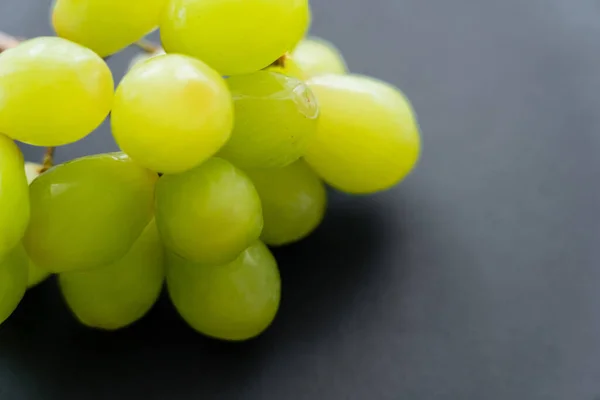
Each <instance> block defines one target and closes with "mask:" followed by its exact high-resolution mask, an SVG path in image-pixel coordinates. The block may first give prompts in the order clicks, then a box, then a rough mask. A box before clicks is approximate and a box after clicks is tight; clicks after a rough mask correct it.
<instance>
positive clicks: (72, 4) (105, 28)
mask: <svg viewBox="0 0 600 400" xmlns="http://www.w3.org/2000/svg"><path fill="white" fill-rule="evenodd" d="M165 3H166V1H165V0H85V1H80V0H57V1H56V2H55V3H54V7H53V9H52V26H53V27H54V30H55V31H56V33H57V34H58V36H60V37H63V38H65V39H69V40H72V41H73V42H76V43H79V44H81V45H83V46H86V47H89V48H90V49H92V50H94V51H95V52H96V53H98V54H99V55H100V56H101V57H106V56H109V55H111V54H114V53H116V52H118V51H119V50H122V49H124V48H125V47H127V46H129V45H130V44H132V43H133V42H135V41H137V40H139V39H141V38H142V37H144V36H145V35H146V34H147V33H148V32H150V31H151V30H152V29H154V28H155V27H156V26H157V25H158V21H159V17H160V13H161V11H162V9H163V7H164V5H165Z"/></svg>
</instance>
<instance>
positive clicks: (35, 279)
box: [25, 162, 50, 287]
mask: <svg viewBox="0 0 600 400" xmlns="http://www.w3.org/2000/svg"><path fill="white" fill-rule="evenodd" d="M41 168H42V165H41V164H37V163H32V162H26V163H25V175H26V176H27V183H29V184H31V182H32V181H33V180H34V179H35V178H37V177H38V176H39V175H40V170H41ZM27 258H28V259H29V274H28V283H27V287H33V286H35V285H37V284H39V283H41V282H42V281H44V280H45V279H46V278H47V277H48V276H50V272H48V271H46V270H45V269H43V268H40V267H38V266H37V265H35V263H34V262H33V261H32V260H31V258H29V256H28V257H27Z"/></svg>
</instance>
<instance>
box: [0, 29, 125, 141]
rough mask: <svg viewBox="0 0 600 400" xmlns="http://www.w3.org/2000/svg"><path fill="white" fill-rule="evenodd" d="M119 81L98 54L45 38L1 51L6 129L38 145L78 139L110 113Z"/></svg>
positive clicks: (0, 119) (0, 128)
mask: <svg viewBox="0 0 600 400" xmlns="http://www.w3.org/2000/svg"><path fill="white" fill-rule="evenodd" d="M113 91H114V83H113V78H112V74H111V72H110V69H109V68H108V66H107V65H106V63H105V62H104V60H102V58H100V57H99V56H98V55H97V54H96V53H94V52H93V51H91V50H90V49H87V48H85V47H83V46H80V45H78V44H76V43H73V42H70V41H68V40H65V39H61V38H56V37H39V38H35V39H31V40H27V41H25V42H23V43H21V44H20V45H19V46H17V47H15V48H13V49H10V50H6V51H3V52H2V53H0V93H2V112H1V113H0V132H4V133H5V134H6V135H8V136H10V137H12V138H13V139H15V140H19V141H21V142H25V143H29V144H33V145H36V146H60V145H64V144H67V143H72V142H76V141H78V140H79V139H81V138H83V137H84V136H86V135H88V134H89V133H90V132H92V131H93V130H94V129H96V127H97V126H98V125H100V123H102V121H103V120H104V119H105V118H106V116H107V115H108V112H109V111H110V108H111V105H112V100H113Z"/></svg>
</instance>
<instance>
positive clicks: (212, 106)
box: [111, 54, 233, 173]
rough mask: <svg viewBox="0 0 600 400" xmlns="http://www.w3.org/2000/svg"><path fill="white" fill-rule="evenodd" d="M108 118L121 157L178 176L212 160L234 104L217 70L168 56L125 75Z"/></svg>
mask: <svg viewBox="0 0 600 400" xmlns="http://www.w3.org/2000/svg"><path fill="white" fill-rule="evenodd" d="M111 120H112V130H113V135H114V137H115V140H116V141H117V143H118V144H119V146H120V147H121V149H122V150H123V151H124V152H125V153H127V154H129V155H130V156H131V157H132V158H133V159H134V160H136V161H137V162H139V163H140V164H142V165H143V166H145V167H147V168H149V169H151V170H153V171H157V172H164V173H179V172H183V171H186V170H188V169H190V168H193V167H194V166H196V165H198V164H200V163H201V162H203V161H204V160H206V159H207V158H209V157H211V156H212V155H213V154H215V153H216V152H217V151H218V150H219V149H220V148H221V146H223V144H224V143H225V142H226V141H227V139H229V135H230V134H231V129H232V124H233V104H232V101H231V95H230V94H229V90H228V89H227V85H226V84H225V81H224V80H223V78H221V77H220V76H219V75H218V74H217V73H216V72H215V71H213V70H212V69H210V68H209V67H207V66H206V65H205V64H204V63H202V62H201V61H199V60H195V59H193V58H191V57H187V56H182V55H178V54H167V55H162V56H156V57H153V58H151V59H149V60H147V61H146V62H144V63H142V64H140V65H138V66H137V67H136V68H133V69H132V70H131V71H129V73H127V75H125V78H123V80H122V81H121V83H120V85H119V87H118V89H117V93H116V95H115V103H114V106H113V111H112V118H111Z"/></svg>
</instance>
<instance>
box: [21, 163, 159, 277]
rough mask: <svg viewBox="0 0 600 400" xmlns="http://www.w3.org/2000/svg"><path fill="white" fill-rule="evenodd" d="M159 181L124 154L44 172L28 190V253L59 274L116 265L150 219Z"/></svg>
mask: <svg viewBox="0 0 600 400" xmlns="http://www.w3.org/2000/svg"><path fill="white" fill-rule="evenodd" d="M157 178H158V176H157V174H156V173H153V172H150V171H148V170H146V169H144V168H142V167H141V166H140V165H138V164H137V163H135V162H134V161H132V160H131V159H130V158H129V157H127V156H125V155H124V154H121V153H113V154H102V155H96V156H88V157H83V158H79V159H77V160H73V161H69V162H67V163H65V164H61V165H58V166H56V167H54V168H51V169H50V170H48V171H46V172H44V173H43V174H41V175H40V176H39V177H37V178H36V179H35V180H34V181H33V182H32V183H31V185H30V186H29V193H30V199H31V219H30V222H29V226H28V228H27V231H26V233H25V237H24V238H23V243H24V245H25V248H26V250H27V253H28V254H29V256H30V257H31V259H32V260H33V262H34V263H35V264H36V265H37V266H39V267H40V268H43V269H45V270H47V271H49V272H56V273H58V272H66V271H74V270H81V269H88V268H89V269H91V268H95V267H99V266H102V265H106V264H108V263H110V262H113V261H115V260H118V259H119V258H121V257H123V256H124V255H125V254H126V253H127V251H128V250H129V249H130V248H131V246H132V245H133V243H134V242H135V241H136V240H137V238H138V237H139V236H140V234H141V233H142V231H143V230H144V228H145V227H146V226H147V225H148V223H149V222H150V220H151V218H152V214H153V205H154V184H155V183H156V180H157Z"/></svg>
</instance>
